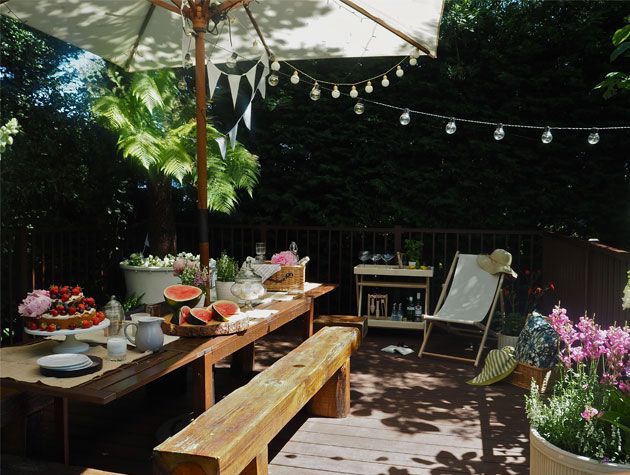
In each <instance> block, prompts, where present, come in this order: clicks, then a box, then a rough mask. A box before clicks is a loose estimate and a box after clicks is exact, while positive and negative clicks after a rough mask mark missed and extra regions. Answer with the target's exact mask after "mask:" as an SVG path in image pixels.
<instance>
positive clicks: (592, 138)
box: [588, 128, 599, 145]
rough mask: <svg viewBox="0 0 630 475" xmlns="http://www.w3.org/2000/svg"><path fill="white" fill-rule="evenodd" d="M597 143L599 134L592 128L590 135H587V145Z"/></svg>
mask: <svg viewBox="0 0 630 475" xmlns="http://www.w3.org/2000/svg"><path fill="white" fill-rule="evenodd" d="M597 142H599V133H598V132H597V129H595V128H593V130H591V133H590V134H588V143H590V144H591V145H595V144H596V143H597Z"/></svg>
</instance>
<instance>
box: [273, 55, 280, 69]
mask: <svg viewBox="0 0 630 475" xmlns="http://www.w3.org/2000/svg"><path fill="white" fill-rule="evenodd" d="M271 70H272V71H280V63H279V62H278V60H277V59H276V58H275V57H273V56H272V58H271Z"/></svg>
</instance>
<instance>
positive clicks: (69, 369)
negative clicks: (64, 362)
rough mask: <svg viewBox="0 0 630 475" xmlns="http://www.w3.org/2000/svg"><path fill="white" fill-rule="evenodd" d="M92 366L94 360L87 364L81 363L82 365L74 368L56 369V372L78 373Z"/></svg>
mask: <svg viewBox="0 0 630 475" xmlns="http://www.w3.org/2000/svg"><path fill="white" fill-rule="evenodd" d="M90 366H92V360H90V361H86V362H85V363H81V364H78V365H74V366H65V367H63V368H55V370H57V371H78V370H80V369H85V368H89V367H90ZM48 369H50V368H48Z"/></svg>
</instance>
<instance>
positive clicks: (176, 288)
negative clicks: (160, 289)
mask: <svg viewBox="0 0 630 475" xmlns="http://www.w3.org/2000/svg"><path fill="white" fill-rule="evenodd" d="M202 295H203V291H202V290H201V289H200V288H199V287H195V286H194V285H182V284H175V285H170V286H168V287H166V288H165V289H164V300H166V303H167V304H169V305H170V306H171V307H173V310H175V312H176V313H177V312H179V309H180V308H181V307H183V306H184V305H187V306H189V307H194V306H195V305H197V303H198V302H199V299H200V298H201V296H202Z"/></svg>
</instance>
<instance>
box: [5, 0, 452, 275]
mask: <svg viewBox="0 0 630 475" xmlns="http://www.w3.org/2000/svg"><path fill="white" fill-rule="evenodd" d="M443 2H444V0H353V1H351V0H260V1H257V2H253V1H251V0H223V1H222V2H221V3H215V4H213V5H211V1H210V0H0V13H2V14H4V15H7V16H9V17H12V18H15V19H18V20H20V21H22V22H23V23H25V24H26V25H28V26H30V27H32V28H35V29H37V30H40V31H42V32H44V33H46V34H48V35H51V36H54V37H56V38H59V39H61V40H63V41H65V42H68V43H70V44H73V45H74V46H77V47H79V48H81V49H84V50H87V51H90V52H91V53H93V54H95V55H98V56H100V57H102V58H104V59H106V60H108V61H110V62H112V63H114V64H116V65H118V66H120V67H122V68H124V69H125V70H128V71H142V70H150V69H158V68H171V67H180V66H181V65H182V31H183V21H182V16H183V17H185V18H186V19H187V21H189V23H190V24H192V28H193V29H194V32H195V34H194V39H195V55H194V56H195V63H196V71H195V84H196V100H197V174H198V183H197V188H198V190H197V207H198V209H199V224H200V234H199V239H200V255H201V264H202V265H203V266H207V265H208V260H209V244H208V205H207V176H206V174H207V170H206V167H207V164H206V133H205V132H206V131H205V129H206V77H205V67H204V64H205V61H206V42H207V43H208V44H209V45H212V49H211V55H210V57H209V58H208V59H209V60H210V61H212V62H213V63H215V64H221V63H224V62H225V61H226V60H227V59H228V58H229V57H230V56H231V55H232V52H238V54H239V55H242V56H243V55H245V56H246V55H250V54H252V53H255V51H253V50H256V49H260V48H262V47H264V48H266V49H268V50H269V51H270V52H272V53H273V54H274V55H275V57H277V58H278V59H286V60H299V59H318V58H350V57H368V56H405V55H408V54H409V53H410V51H411V50H412V49H413V48H417V49H418V50H420V52H421V53H422V54H426V55H429V56H432V57H435V55H436V50H437V40H438V31H439V23H440V18H441V15H442V9H443ZM349 19H350V20H353V21H349ZM256 36H258V37H259V38H260V41H257V42H254V41H252V38H254V37H256ZM258 53H260V51H258Z"/></svg>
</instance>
